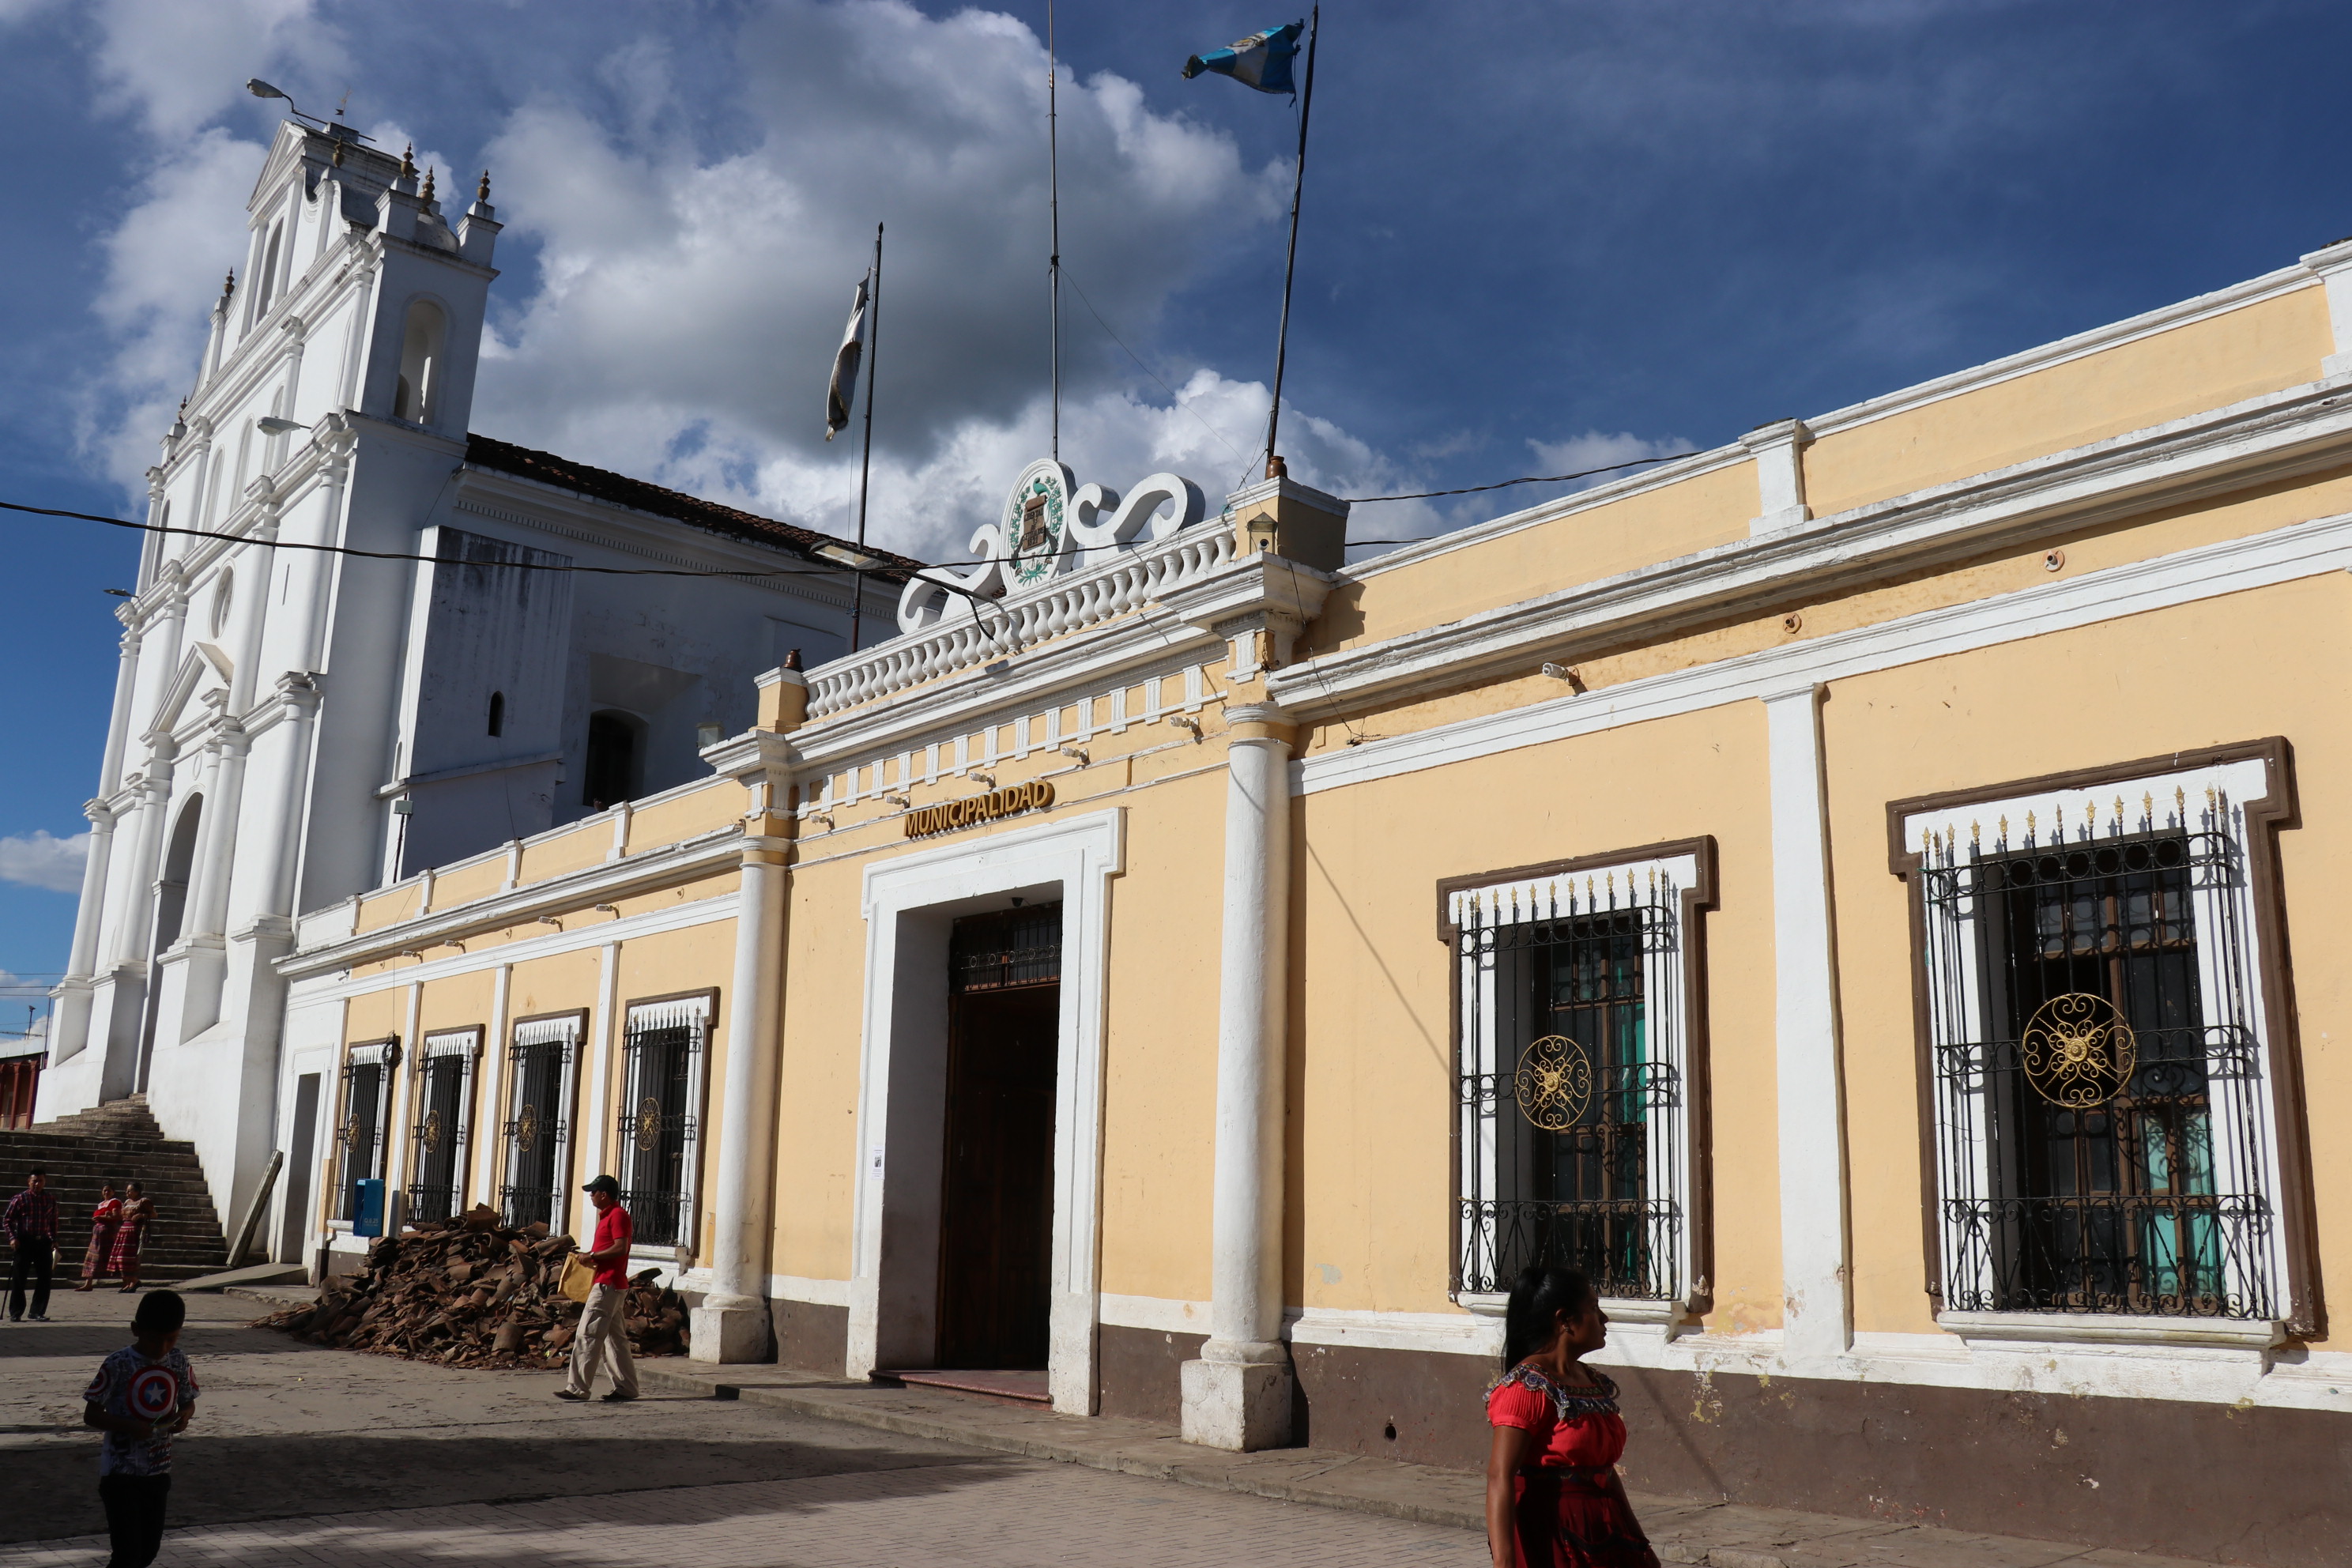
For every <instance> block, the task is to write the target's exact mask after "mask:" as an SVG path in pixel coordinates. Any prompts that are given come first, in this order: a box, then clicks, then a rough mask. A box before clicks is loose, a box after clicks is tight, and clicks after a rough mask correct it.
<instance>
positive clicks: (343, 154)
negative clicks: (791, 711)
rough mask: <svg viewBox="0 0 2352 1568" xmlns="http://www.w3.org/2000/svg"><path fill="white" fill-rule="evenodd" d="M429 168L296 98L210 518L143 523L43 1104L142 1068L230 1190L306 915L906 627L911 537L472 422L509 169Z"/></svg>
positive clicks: (159, 508)
mask: <svg viewBox="0 0 2352 1568" xmlns="http://www.w3.org/2000/svg"><path fill="white" fill-rule="evenodd" d="M434 185H435V182H434V179H433V176H432V175H431V174H427V175H426V176H425V179H424V180H423V182H422V184H421V185H420V182H419V179H418V176H417V171H416V170H415V168H414V167H413V165H412V164H411V163H410V161H409V159H408V157H407V156H406V155H405V154H404V155H402V156H401V157H398V158H394V157H392V156H389V155H387V154H385V153H382V152H379V151H377V150H375V149H373V148H372V147H370V146H368V145H366V144H365V143H364V142H362V141H361V140H359V139H358V138H357V137H355V136H353V135H352V134H351V133H350V132H347V131H344V130H343V129H342V128H341V127H340V126H334V127H330V128H329V129H327V130H324V131H321V130H317V129H312V128H310V127H306V126H304V125H301V124H299V123H296V122H294V121H288V122H286V123H285V124H283V125H282V126H281V127H280V128H279V130H278V135H277V137H276V139H275V141H274V142H273V144H272V145H271V147H270V150H269V153H268V157H267V160H266V162H265V163H264V165H263V168H262V171H261V174H260V177H259V179H258V181H257V184H256V185H255V187H254V191H253V195H252V197H251V199H250V201H249V203H248V205H247V211H248V214H249V216H250V226H251V232H252V241H251V248H250V251H249V253H248V258H247V265H246V267H245V268H244V269H243V279H244V281H243V282H242V284H241V285H240V284H239V283H238V282H237V281H236V275H235V274H232V277H231V280H230V283H229V286H228V287H227V288H226V289H225V290H224V291H223V293H222V295H221V297H220V300H219V301H218V302H217V303H216V304H215V307H214V309H213V311H212V322H211V336H210V340H209V342H208V343H207V345H206V347H205V353H204V358H203V362H202V364H201V367H200V369H199V372H198V375H197V379H196V385H195V388H194V392H193V394H192V395H190V397H189V398H188V399H187V401H186V403H185V405H184V407H183V409H182V411H181V416H180V417H179V419H178V420H177V421H176V422H175V423H174V424H173V427H172V430H171V433H170V434H169V436H168V437H166V438H165V440H164V442H163V454H162V458H161V461H160V462H159V463H158V464H157V465H156V466H155V467H154V468H151V469H150V470H149V471H148V479H149V498H150V500H149V509H148V521H150V523H151V524H153V525H155V526H156V527H158V528H162V529H173V530H184V531H182V532H151V533H149V534H148V535H147V543H146V548H145V550H144V552H143V554H142V558H141V562H140V568H139V578H138V587H137V591H136V593H135V594H134V595H133V596H132V597H131V599H130V600H129V601H128V602H127V603H125V604H124V605H122V606H121V609H120V611H119V615H120V616H121V620H122V622H123V626H124V630H123V634H122V639H121V666H120V671H119V674H118V677H117V683H116V689H115V696H114V704H113V710H112V714H111V719H110V726H109V729H108V734H107V743H106V751H105V755H104V759H103V762H102V763H101V764H100V778H99V782H98V790H97V794H96V795H95V796H94V798H92V799H91V800H90V802H89V805H87V806H86V807H85V811H86V814H87V815H88V816H89V823H90V850H89V861H88V865H87V868H86V870H85V874H84V880H83V886H82V894H81V902H80V908H79V913H78V915H77V918H76V921H75V926H74V935H73V945H72V949H71V953H70V957H69V960H68V964H67V970H68V973H67V975H66V978H65V980H64V981H63V982H62V984H59V985H58V987H57V989H56V992H55V999H56V1023H55V1026H54V1032H53V1036H52V1045H51V1054H50V1060H49V1064H48V1067H47V1070H46V1071H45V1072H44V1073H43V1074H42V1078H41V1089H40V1099H39V1104H38V1107H37V1113H36V1114H37V1117H38V1119H39V1120H42V1121H47V1120H50V1119H52V1118H54V1117H56V1116H58V1115H61V1114H66V1113H69V1112H72V1111H74V1110H80V1109H83V1108H86V1107H89V1106H92V1105H96V1104H99V1103H101V1102H103V1101H106V1100H116V1099H121V1098H122V1097H124V1096H126V1095H130V1094H133V1093H142V1092H143V1093H145V1094H146V1095H147V1097H148V1099H149V1102H150V1104H151V1106H152V1109H153V1110H154V1112H155V1115H156V1117H157V1119H158V1121H160V1123H161V1124H162V1126H163V1130H164V1131H165V1132H166V1134H167V1135H169V1136H172V1137H175V1138H187V1139H192V1140H194V1142H195V1144H196V1146H197V1150H198V1152H199V1153H200V1155H201V1156H202V1158H203V1160H204V1164H205V1172H206V1173H207V1176H208V1178H209V1180H210V1184H211V1186H212V1188H213V1198H214V1203H215V1206H216V1207H217V1208H218V1209H219V1211H220V1212H221V1213H222V1214H223V1215H233V1214H235V1213H236V1212H238V1210H239V1209H240V1208H241V1207H242V1206H243V1205H245V1204H246V1203H247V1200H248V1198H249V1197H250V1195H251V1194H252V1193H253V1191H254V1189H255V1187H256V1185H257V1184H258V1182H259V1181H260V1180H261V1176H262V1173H263V1170H264V1168H265V1166H266V1163H267V1161H268V1155H269V1152H270V1151H271V1149H272V1147H273V1146H274V1144H275V1143H276V1142H278V1140H277V1138H276V1134H275V1130H274V1128H273V1117H274V1116H275V1114H276V1110H275V1105H276V1092H275V1090H276V1085H277V1080H278V1045H279V1037H280V1033H281V1026H282V1019H283V1014H284V1000H283V999H284V994H285V993H284V986H283V984H282V983H281V981H280V980H279V978H278V973H277V970H276V969H275V967H274V965H275V963H276V962H277V961H278V959H280V958H281V957H283V956H284V954H285V953H286V952H287V950H288V948H289V942H290V941H291V937H292V932H293V916H294V915H295V914H296V913H297V912H298V911H299V910H308V909H315V908H318V907H320V906H322V905H326V904H331V903H332V902H334V901H336V900H341V899H345V898H348V897H351V896H352V895H353V894H357V893H361V892H363V891H366V890H368V889H373V888H375V887H378V886H380V885H382V884H383V883H386V882H391V881H396V880H398V879H401V878H403V877H404V876H406V875H408V874H409V873H410V872H412V871H414V870H415V869H416V868H419V867H425V866H432V865H436V864H440V863H444V862H446V861H449V860H453V859H456V858H460V857H463V856H466V855H469V854H473V853H475V852H477V851H478V850H482V849H486V848H489V847H494V846H496V845H499V844H501V843H505V842H508V841H511V840H520V839H522V838H527V837H530V836H532V835H534V834H538V833H541V832H543V831H545V830H546V829H548V828H550V827H552V826H559V825H561V824H563V823H566V822H569V821H572V820H575V819H577V818H580V817H583V816H589V815H593V814H594V813H597V812H602V811H604V810H606V809H608V808H610V807H613V806H614V805H620V804H621V803H623V802H625V801H628V800H631V799H635V798H637V797H640V796H643V795H647V794H651V793H655V792H658V791H660V790H662V789H665V788H667V787H669V786H672V785H675V784H681V783H684V782H686V781H688V779H690V778H698V777H702V776H706V773H707V770H706V769H705V768H704V766H703V764H702V763H701V762H700V760H699V758H698V755H697V753H698V749H699V748H700V747H701V746H704V745H707V744H709V743H710V742H712V741H714V740H716V739H717V738H719V736H722V735H729V734H733V733H735V732H737V731H741V730H743V729H745V728H747V727H748V726H749V725H750V723H751V719H752V701H753V697H752V692H753V688H752V678H753V677H754V676H756V675H757V674H759V673H760V672H761V671H762V670H765V669H768V668H772V667H773V666H775V665H777V664H780V663H782V662H784V660H785V658H786V657H787V656H788V655H789V654H791V653H793V652H794V651H795V650H801V651H802V652H803V657H804V658H806V659H807V660H808V661H809V662H811V663H815V662H820V661H822V660H824V659H825V658H831V657H834V656H835V655H838V654H840V653H842V652H844V651H845V650H846V649H847V647H848V639H849V635H850V620H851V609H852V597H853V595H856V594H857V593H859V592H863V593H865V594H866V596H867V602H866V606H865V610H864V620H865V624H866V625H867V626H873V627H877V628H884V627H887V626H889V625H890V616H891V615H892V614H893V611H894V609H895V605H896V602H897V598H898V592H899V586H900V584H901V583H902V582H903V581H904V577H905V571H906V569H907V568H908V567H909V566H911V565H912V564H913V563H908V562H903V561H900V560H898V558H896V557H890V556H887V555H884V554H880V553H878V552H868V556H869V558H870V559H872V560H875V561H877V562H878V563H881V564H880V568H879V569H878V570H870V571H868V572H867V573H866V574H865V575H864V576H863V577H862V578H861V577H860V576H859V574H856V573H853V572H850V571H846V570H844V569H843V567H842V566H841V565H839V564H836V563H833V562H830V561H827V560H825V559H824V558H821V557H819V556H817V555H816V554H815V553H814V552H815V551H816V550H817V549H818V548H819V547H820V546H823V545H825V544H827V543H829V541H828V540H827V539H826V538H825V537H824V536H823V535H820V534H815V533H812V532H810V531H806V530H804V529H800V528H796V527H793V526H791V525H789V524H785V523H782V522H778V521H772V520H771V519H767V518H761V517H758V516H754V515H752V514H751V513H748V512H742V511H739V510H734V509H731V508H728V507H724V506H719V505H716V504H714V503H711V502H709V501H706V500H699V499H698V498H695V497H690V496H686V495H682V494H679V493H677V492H675V491H671V490H667V489H661V488H659V487H656V486H653V485H649V484H645V483H643V482H640V481H637V480H635V479H628V478H626V477H625V476H622V475H619V474H614V473H610V472H606V471H604V470H601V469H598V468H591V467H588V466H586V465H583V464H579V463H574V462H572V461H569V460H567V459H565V458H559V457H555V456H553V455H551V454H549V453H544V452H538V451H532V450H530V449H528V448H525V447H518V446H514V445H511V444H509V443H506V442H502V441H498V440H495V439H492V438H489V437H484V436H480V435H477V434H473V433H471V432H470V431H469V429H468V420H469V418H470V416H471V414H472V405H473V395H474V377H475V369H476V364H477V361H478V353H479V350H480V345H481V339H482V333H483V331H484V317H485V310H486V308H487V306H488V292H489V288H490V284H491V281H492V280H493V279H495V278H496V277H497V272H496V270H495V268H493V266H492V258H493V253H494V249H495V247H496V244H497V240H498V235H499V223H498V221H497V218H496V216H495V211H494V209H493V208H492V207H491V205H490V204H489V200H488V176H487V175H485V176H484V177H483V180H482V183H481V187H480V191H479V194H478V197H477V199H476V200H475V201H473V202H472V203H471V204H470V205H468V206H467V208H466V209H465V210H464V211H463V212H462V213H461V214H457V215H456V216H455V218H454V221H453V220H452V218H451V217H449V216H444V213H443V210H442V204H441V203H440V202H439V201H438V200H436V193H435V188H434ZM350 552H362V553H350ZM366 552H373V553H366ZM415 557H428V558H434V559H429V560H418V559H415ZM460 562H461V563H463V564H453V563H460ZM657 573H673V574H675V575H661V574H657ZM719 574H728V575H719Z"/></svg>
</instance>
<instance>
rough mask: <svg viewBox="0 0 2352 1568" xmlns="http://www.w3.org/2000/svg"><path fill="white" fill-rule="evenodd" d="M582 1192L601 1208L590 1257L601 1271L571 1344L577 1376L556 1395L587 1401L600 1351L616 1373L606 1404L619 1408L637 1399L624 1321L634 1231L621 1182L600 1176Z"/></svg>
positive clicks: (634, 1376)
mask: <svg viewBox="0 0 2352 1568" xmlns="http://www.w3.org/2000/svg"><path fill="white" fill-rule="evenodd" d="M582 1190H583V1191H584V1192H586V1193H587V1194H588V1200H589V1202H591V1203H593V1204H594V1205H596V1238H595V1240H594V1241H593V1243H591V1244H590V1246H589V1248H588V1251H587V1254H586V1257H587V1259H588V1264H589V1267H591V1268H593V1269H595V1270H596V1273H595V1276H594V1279H593V1282H592V1283H591V1284H590V1285H589V1287H588V1300H587V1302H586V1304H585V1305H583V1307H582V1308H581V1309H580V1332H579V1334H578V1335H577V1336H576V1337H575V1338H574V1339H573V1340H572V1375H571V1376H570V1377H569V1378H567V1379H566V1380H565V1381H564V1384H563V1386H562V1388H559V1389H557V1390H556V1391H555V1397H556V1398H558V1399H585V1398H587V1397H588V1390H589V1388H590V1387H591V1385H593V1384H594V1383H595V1381H596V1358H597V1355H598V1353H599V1352H602V1353H603V1355H604V1363H605V1364H606V1365H607V1366H608V1367H609V1368H610V1369H611V1371H612V1373H613V1392H612V1393H610V1394H606V1395H604V1403H605V1404H607V1405H618V1404H621V1403H623V1402H624V1401H626V1400H631V1399H635V1397H636V1396H637V1367H636V1363H635V1362H633V1361H631V1360H630V1359H629V1330H628V1325H627V1324H626V1323H625V1322H624V1321H622V1319H623V1315H624V1314H625V1312H626V1311H627V1310H628V1300H629V1240H630V1237H632V1236H633V1235H634V1234H635V1227H634V1226H631V1225H630V1223H629V1211H628V1210H626V1209H625V1208H623V1207H622V1206H621V1184H620V1183H618V1182H616V1181H614V1179H613V1178H612V1177H610V1176H599V1177H597V1178H596V1179H595V1180H594V1181H593V1182H591V1183H589V1184H588V1185H587V1186H586V1187H585V1188H583V1189H582Z"/></svg>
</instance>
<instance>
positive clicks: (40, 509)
mask: <svg viewBox="0 0 2352 1568" xmlns="http://www.w3.org/2000/svg"><path fill="white" fill-rule="evenodd" d="M0 510H6V511H21V512H29V513H31V514H32V515H33V516H35V517H66V518H72V519H75V520H76V521H81V522H102V523H104V524H106V525H107V526H108V527H109V528H128V529H131V530H132V531H136V532H140V533H173V534H179V535H181V536H183V537H184V538H189V539H222V540H226V541H228V542H230V543H232V544H251V545H255V546H257V547H258V548H260V549H264V550H310V551H315V552H318V553H320V554H322V555H353V556H358V557H359V558H361V559H362V560H366V561H425V562H430V563H433V564H434V565H436V566H481V567H504V568H506V569H508V570H510V571H516V572H586V573H591V574H595V575H597V576H603V577H838V576H845V575H846V576H851V577H856V578H860V579H864V578H866V577H869V576H874V575H877V574H883V573H889V572H901V573H905V574H907V575H908V576H910V577H911V576H914V575H915V574H918V573H920V572H923V571H926V570H928V568H926V567H925V566H923V565H922V564H921V563H917V564H916V565H914V566H912V567H905V566H882V565H877V566H848V565H839V566H836V565H811V566H778V567H769V568H761V567H751V566H746V567H741V568H738V569H733V570H727V571H704V570H698V569H695V568H691V567H684V566H583V565H581V564H579V563H576V562H574V563H569V564H561V565H559V564H557V563H554V562H547V561H467V560H463V559H460V558H457V557H454V556H447V555H418V554H415V553H414V552H408V551H399V550H361V549H357V548H355V547H353V546H352V545H348V544H307V543H303V542H299V541H295V540H287V539H256V538H254V537H253V536H252V535H250V534H244V533H215V532H213V531H209V530H206V529H201V528H171V527H167V526H165V525H163V524H162V523H155V522H132V521H130V520H129V519H127V518H120V517H105V516H101V515H100V514H99V513H97V512H94V511H71V510H67V509H66V508H64V507H53V506H27V505H26V504H25V503H24V502H22V501H13V500H0ZM946 564H950V565H953V564H959V563H952V562H951V563H946ZM961 564H968V565H979V564H981V563H979V562H969V563H961ZM924 581H926V582H935V580H934V579H931V578H928V577H927V578H925V579H924ZM935 585H936V586H939V587H941V588H946V589H949V590H950V592H953V593H959V594H961V593H967V592H968V590H965V589H962V588H958V587H956V586H955V585H954V584H949V583H936V584H935Z"/></svg>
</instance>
